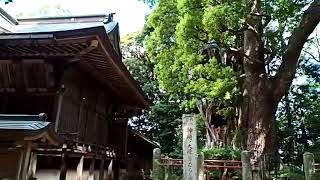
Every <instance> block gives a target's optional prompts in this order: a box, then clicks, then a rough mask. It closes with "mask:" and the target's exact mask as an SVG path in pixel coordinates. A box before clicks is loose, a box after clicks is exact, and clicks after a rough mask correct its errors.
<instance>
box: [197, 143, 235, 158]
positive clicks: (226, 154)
mask: <svg viewBox="0 0 320 180" xmlns="http://www.w3.org/2000/svg"><path fill="white" fill-rule="evenodd" d="M202 153H203V155H204V158H205V159H226V160H240V158H241V150H240V149H234V148H232V147H228V146H226V147H213V148H212V149H206V148H204V149H202Z"/></svg>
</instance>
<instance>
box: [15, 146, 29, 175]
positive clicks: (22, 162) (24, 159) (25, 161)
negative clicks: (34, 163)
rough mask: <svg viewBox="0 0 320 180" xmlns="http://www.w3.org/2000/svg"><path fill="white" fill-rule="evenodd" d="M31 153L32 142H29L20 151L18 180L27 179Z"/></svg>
mask: <svg viewBox="0 0 320 180" xmlns="http://www.w3.org/2000/svg"><path fill="white" fill-rule="evenodd" d="M30 153H31V142H27V143H26V144H25V145H24V147H23V148H22V150H21V153H20V159H19V165H18V172H17V179H18V180H27V175H28V165H29V158H30Z"/></svg>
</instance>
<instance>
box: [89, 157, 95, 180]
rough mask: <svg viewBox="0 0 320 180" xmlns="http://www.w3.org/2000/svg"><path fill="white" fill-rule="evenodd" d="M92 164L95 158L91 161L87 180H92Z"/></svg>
mask: <svg viewBox="0 0 320 180" xmlns="http://www.w3.org/2000/svg"><path fill="white" fill-rule="evenodd" d="M94 164H95V157H93V158H92V160H91V164H90V168H89V177H88V180H94Z"/></svg>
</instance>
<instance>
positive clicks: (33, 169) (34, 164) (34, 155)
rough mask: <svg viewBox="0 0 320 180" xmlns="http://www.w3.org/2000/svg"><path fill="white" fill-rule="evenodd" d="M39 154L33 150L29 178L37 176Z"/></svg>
mask: <svg viewBox="0 0 320 180" xmlns="http://www.w3.org/2000/svg"><path fill="white" fill-rule="evenodd" d="M37 156H38V154H37V152H32V154H31V158H30V165H29V171H28V179H30V178H34V177H35V176H36V170H37Z"/></svg>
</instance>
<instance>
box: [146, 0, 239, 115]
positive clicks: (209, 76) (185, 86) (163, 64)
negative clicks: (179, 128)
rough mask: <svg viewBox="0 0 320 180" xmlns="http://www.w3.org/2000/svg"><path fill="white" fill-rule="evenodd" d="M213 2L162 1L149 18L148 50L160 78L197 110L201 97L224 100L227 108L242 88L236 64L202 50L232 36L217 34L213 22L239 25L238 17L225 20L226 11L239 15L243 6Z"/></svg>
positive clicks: (189, 107) (161, 81) (194, 0)
mask: <svg viewBox="0 0 320 180" xmlns="http://www.w3.org/2000/svg"><path fill="white" fill-rule="evenodd" d="M209 4H210V2H206V1H202V0H192V1H187V0H166V1H165V0H160V1H159V3H158V4H157V6H156V8H155V10H154V12H153V13H152V14H151V15H150V16H149V18H148V21H147V25H148V27H150V28H151V29H153V30H152V32H151V34H150V35H149V36H147V37H146V39H145V44H146V50H147V53H148V55H150V57H152V59H154V60H155V62H156V66H155V72H156V76H157V78H158V81H159V83H160V85H161V87H162V88H163V89H164V90H165V91H167V92H168V93H169V94H170V95H171V96H178V97H179V98H180V99H179V100H180V105H181V106H182V107H183V108H187V109H189V110H193V109H194V108H195V107H196V103H197V101H198V100H200V99H207V100H208V101H209V102H210V101H221V102H224V103H225V104H226V107H227V106H229V105H232V103H233V102H234V100H235V96H236V95H238V91H239V88H238V87H237V83H238V78H237V77H236V76H235V73H234V72H233V70H232V68H230V67H226V66H223V65H221V64H219V63H218V62H217V60H216V59H214V58H213V59H206V58H205V57H204V56H203V55H201V54H200V53H199V52H200V51H201V50H202V49H203V48H204V47H205V46H206V45H207V42H209V41H210V39H211V40H212V39H213V37H214V38H216V39H217V40H218V41H221V42H228V41H232V40H233V39H234V38H227V39H225V37H226V35H224V33H221V32H219V31H220V30H221V29H220V28H221V27H219V24H217V25H215V27H216V29H215V32H214V31H213V29H212V28H214V27H213V26H212V24H216V23H218V22H219V23H220V24H223V23H225V22H228V24H227V25H228V26H230V27H235V26H237V27H238V26H240V24H241V23H239V21H238V19H237V20H236V19H235V17H236V15H234V16H230V17H228V18H225V14H223V13H226V12H231V11H232V12H233V13H235V12H237V11H240V9H241V8H239V7H238V6H237V4H232V5H230V6H226V7H222V6H220V7H213V6H209ZM238 5H239V4H238ZM236 9H237V11H235V10H236ZM219 13H220V14H219ZM218 14H219V15H218ZM231 17H234V18H231ZM208 32H209V33H208ZM218 34H219V35H218ZM227 34H228V33H227ZM209 38H210V39H209Z"/></svg>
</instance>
